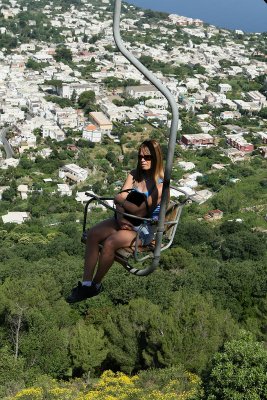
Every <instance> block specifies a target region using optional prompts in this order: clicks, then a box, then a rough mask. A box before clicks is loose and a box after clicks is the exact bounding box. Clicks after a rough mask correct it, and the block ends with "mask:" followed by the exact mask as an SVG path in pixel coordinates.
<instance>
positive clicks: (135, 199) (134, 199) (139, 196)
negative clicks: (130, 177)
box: [115, 189, 149, 226]
mask: <svg viewBox="0 0 267 400" xmlns="http://www.w3.org/2000/svg"><path fill="white" fill-rule="evenodd" d="M122 192H129V194H128V195H127V197H126V199H125V200H127V201H129V202H130V203H133V204H135V205H136V206H137V207H140V206H141V204H142V203H144V202H145V204H146V210H147V214H146V215H145V217H144V218H147V217H148V216H149V208H148V203H147V197H146V195H145V194H144V193H142V192H138V191H137V190H135V189H127V190H123V191H121V192H120V193H122ZM115 217H116V213H115ZM124 218H125V219H127V221H129V222H130V223H131V224H132V225H133V226H138V225H140V223H141V221H140V219H138V218H134V217H129V216H128V215H124Z"/></svg>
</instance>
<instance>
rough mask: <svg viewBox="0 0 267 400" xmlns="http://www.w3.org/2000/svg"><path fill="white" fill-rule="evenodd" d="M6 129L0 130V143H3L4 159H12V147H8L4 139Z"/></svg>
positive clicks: (7, 129)
mask: <svg viewBox="0 0 267 400" xmlns="http://www.w3.org/2000/svg"><path fill="white" fill-rule="evenodd" d="M9 129H10V128H9V127H8V128H2V129H0V141H1V142H2V143H3V146H4V149H5V152H6V158H12V157H13V156H14V151H13V150H12V147H11V146H10V144H9V142H8V140H7V139H6V134H7V132H8V131H9Z"/></svg>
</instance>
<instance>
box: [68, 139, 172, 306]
mask: <svg viewBox="0 0 267 400" xmlns="http://www.w3.org/2000/svg"><path fill="white" fill-rule="evenodd" d="M163 175H164V172H163V159H162V151H161V148H160V145H159V143H158V142H157V141H156V140H145V141H144V142H143V143H142V144H141V146H140V148H139V151H138V163H137V167H136V169H135V170H133V171H131V173H130V174H129V175H128V177H127V179H126V181H125V183H124V185H123V188H122V192H120V193H119V194H117V195H116V196H115V198H114V203H115V205H116V210H117V211H118V212H117V213H116V215H117V217H116V218H114V217H113V218H109V219H107V220H105V221H102V222H100V223H99V224H97V225H95V226H93V227H92V228H91V229H90V230H89V231H88V235H87V241H86V251H85V262H84V274H83V282H82V283H81V282H79V283H78V286H76V287H75V288H73V289H72V292H71V294H70V296H69V297H68V298H67V301H68V302H69V303H76V302H78V301H82V300H85V299H87V298H89V297H93V296H96V295H98V294H99V293H100V292H101V291H102V283H101V282H102V279H103V278H104V276H105V275H106V273H107V272H108V270H109V268H110V267H111V266H112V264H113V262H114V258H115V252H116V251H117V250H118V249H120V248H122V247H129V246H131V245H132V243H133V242H134V241H135V239H136V236H137V231H138V230H139V244H140V245H147V244H149V243H150V242H151V241H152V240H153V237H154V232H153V231H152V229H153V227H149V226H148V227H144V228H141V230H140V226H135V225H136V223H135V222H134V220H132V219H131V222H130V221H129V220H128V219H127V217H126V216H123V213H124V212H126V213H129V214H133V215H135V216H137V217H145V216H146V215H147V213H148V212H149V215H150V217H152V218H155V219H156V218H157V217H158V215H159V211H160V201H161V194H162V186H163ZM128 189H133V190H135V191H137V192H141V193H143V194H144V195H145V197H146V200H147V201H143V202H142V203H141V204H140V205H139V206H138V205H136V204H134V203H132V202H131V201H129V200H127V196H128V192H126V190H128ZM136 221H138V219H136ZM99 243H103V248H102V250H101V252H100V253H99ZM97 264H98V268H97V270H96V266H97ZM95 270H96V272H95Z"/></svg>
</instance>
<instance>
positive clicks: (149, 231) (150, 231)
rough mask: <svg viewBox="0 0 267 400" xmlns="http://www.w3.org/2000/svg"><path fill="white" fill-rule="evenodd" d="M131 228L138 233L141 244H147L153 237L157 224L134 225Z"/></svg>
mask: <svg viewBox="0 0 267 400" xmlns="http://www.w3.org/2000/svg"><path fill="white" fill-rule="evenodd" d="M133 230H134V231H135V232H137V233H139V239H140V240H141V245H142V246H148V245H149V244H150V243H151V242H152V240H154V238H155V234H156V230H157V226H156V225H144V224H142V225H139V226H134V227H133Z"/></svg>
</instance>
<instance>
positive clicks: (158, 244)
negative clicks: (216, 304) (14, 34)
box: [113, 0, 179, 276]
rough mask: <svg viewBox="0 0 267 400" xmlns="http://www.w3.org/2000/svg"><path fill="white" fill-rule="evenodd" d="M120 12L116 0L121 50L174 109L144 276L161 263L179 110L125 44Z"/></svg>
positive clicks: (115, 24)
mask: <svg viewBox="0 0 267 400" xmlns="http://www.w3.org/2000/svg"><path fill="white" fill-rule="evenodd" d="M120 14H121V0H115V5H114V16H113V35H114V40H115V43H116V45H117V47H118V49H119V51H120V52H121V53H122V54H123V55H124V57H125V58H126V59H127V60H128V61H130V63H131V64H133V65H134V66H135V67H136V68H137V69H138V70H139V71H140V72H141V73H142V74H143V75H144V76H145V78H147V79H148V80H149V81H150V82H151V83H152V84H153V85H154V86H155V87H156V88H157V89H158V90H159V91H160V92H161V93H162V94H163V96H164V97H165V98H166V99H167V101H168V103H169V105H170V107H171V110H172V122H171V128H170V135H169V143H168V154H167V160H166V165H165V171H164V180H163V189H162V197H161V206H160V213H159V221H158V229H157V232H156V245H155V250H154V254H153V258H152V264H151V265H150V266H149V267H147V268H145V269H143V270H140V271H138V273H136V275H142V276H143V275H148V274H150V273H151V272H153V271H154V270H155V269H156V268H157V266H158V265H159V260H160V252H161V244H162V238H163V232H164V219H165V214H166V208H167V203H168V199H169V187H170V179H171V170H172V164H173V157H174V150H175V143H176V136H177V130H178V121H179V112H178V107H177V104H176V101H175V99H174V97H173V95H172V94H171V93H170V91H169V90H168V89H167V88H166V87H165V86H164V85H163V84H162V83H161V82H160V81H159V80H158V79H157V78H156V77H155V76H154V75H153V74H152V73H151V72H150V71H149V70H148V69H147V68H146V67H145V66H144V65H143V64H142V63H141V62H140V61H138V60H137V59H136V58H135V57H134V56H133V54H131V53H130V52H129V51H128V50H127V49H126V47H125V46H124V44H123V42H122V40H121V36H120Z"/></svg>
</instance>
